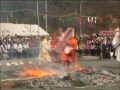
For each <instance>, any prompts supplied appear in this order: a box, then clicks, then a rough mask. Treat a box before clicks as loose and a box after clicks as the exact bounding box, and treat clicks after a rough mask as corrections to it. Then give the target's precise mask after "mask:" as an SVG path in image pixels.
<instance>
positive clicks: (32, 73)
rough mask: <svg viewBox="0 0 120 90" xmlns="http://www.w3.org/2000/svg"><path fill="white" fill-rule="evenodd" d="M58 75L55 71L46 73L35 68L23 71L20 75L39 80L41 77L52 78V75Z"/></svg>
mask: <svg viewBox="0 0 120 90" xmlns="http://www.w3.org/2000/svg"><path fill="white" fill-rule="evenodd" d="M56 74H59V72H58V71H54V70H49V71H45V70H42V69H40V68H38V67H35V68H24V69H23V71H22V72H21V73H20V74H19V75H20V76H30V77H34V78H39V77H43V76H52V75H56Z"/></svg>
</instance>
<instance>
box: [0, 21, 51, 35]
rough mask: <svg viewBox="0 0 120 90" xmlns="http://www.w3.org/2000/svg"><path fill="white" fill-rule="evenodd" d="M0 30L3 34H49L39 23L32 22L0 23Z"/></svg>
mask: <svg viewBox="0 0 120 90" xmlns="http://www.w3.org/2000/svg"><path fill="white" fill-rule="evenodd" d="M0 31H1V35H2V36H6V35H11V36H15V34H16V35H19V36H30V35H40V36H44V35H49V34H48V33H47V32H45V31H44V30H43V29H42V28H41V27H38V25H32V24H13V23H0Z"/></svg>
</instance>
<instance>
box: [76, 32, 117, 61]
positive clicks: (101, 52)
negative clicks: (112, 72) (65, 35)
mask: <svg viewBox="0 0 120 90" xmlns="http://www.w3.org/2000/svg"><path fill="white" fill-rule="evenodd" d="M75 37H76V39H77V41H78V49H77V53H78V55H81V54H84V55H92V56H99V58H100V59H101V58H103V59H111V58H115V55H114V51H115V50H114V48H113V45H112V39H113V37H112V36H99V35H97V34H93V35H91V36H88V35H83V36H82V37H79V36H78V35H76V36H75Z"/></svg>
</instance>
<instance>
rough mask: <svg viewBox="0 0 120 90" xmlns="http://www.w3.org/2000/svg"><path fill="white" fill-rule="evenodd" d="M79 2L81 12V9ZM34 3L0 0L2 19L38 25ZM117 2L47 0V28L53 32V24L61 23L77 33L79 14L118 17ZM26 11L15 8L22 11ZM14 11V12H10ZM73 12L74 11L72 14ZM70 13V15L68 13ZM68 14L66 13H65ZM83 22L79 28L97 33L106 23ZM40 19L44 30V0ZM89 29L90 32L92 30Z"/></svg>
mask: <svg viewBox="0 0 120 90" xmlns="http://www.w3.org/2000/svg"><path fill="white" fill-rule="evenodd" d="M80 5H82V6H81V11H80ZM36 8H37V4H36V1H32V0H31V1H30V0H26V1H15V0H14V1H8V0H6V1H5V0H3V1H1V11H9V12H1V17H0V19H1V22H11V23H27V24H28V23H30V24H37V13H36V11H37V9H36ZM119 8H120V1H119V0H106V1H104V0H99V1H98V0H91V1H90V0H84V1H83V0H81V1H80V0H47V9H48V10H47V14H48V31H49V32H52V31H53V30H55V28H56V27H58V26H61V27H63V28H66V27H68V26H72V27H74V28H75V29H76V31H77V32H79V30H80V25H79V18H80V15H81V16H91V17H95V16H97V17H103V18H104V17H109V16H111V15H112V16H113V17H118V14H119V13H120V10H119ZM23 9H27V10H25V11H16V10H23ZM10 11H14V12H10ZM74 13H76V14H74ZM70 14H73V15H70ZM64 15H68V16H64ZM85 20H86V18H85V19H84V23H83V25H82V31H83V32H84V33H89V32H88V30H91V31H92V32H93V31H95V32H98V30H100V29H104V30H105V29H108V28H109V26H110V25H109V24H110V23H109V22H107V21H105V22H104V23H103V25H99V24H93V25H89V23H86V22H87V21H85ZM39 21H40V26H41V27H42V28H44V29H45V1H44V0H39ZM91 31H90V32H91Z"/></svg>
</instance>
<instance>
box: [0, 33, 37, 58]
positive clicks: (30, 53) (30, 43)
mask: <svg viewBox="0 0 120 90" xmlns="http://www.w3.org/2000/svg"><path fill="white" fill-rule="evenodd" d="M38 54H39V38H38V37H37V36H36V37H11V36H10V35H8V36H6V37H4V38H0V60H6V59H8V60H10V59H18V58H32V57H37V56H38Z"/></svg>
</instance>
